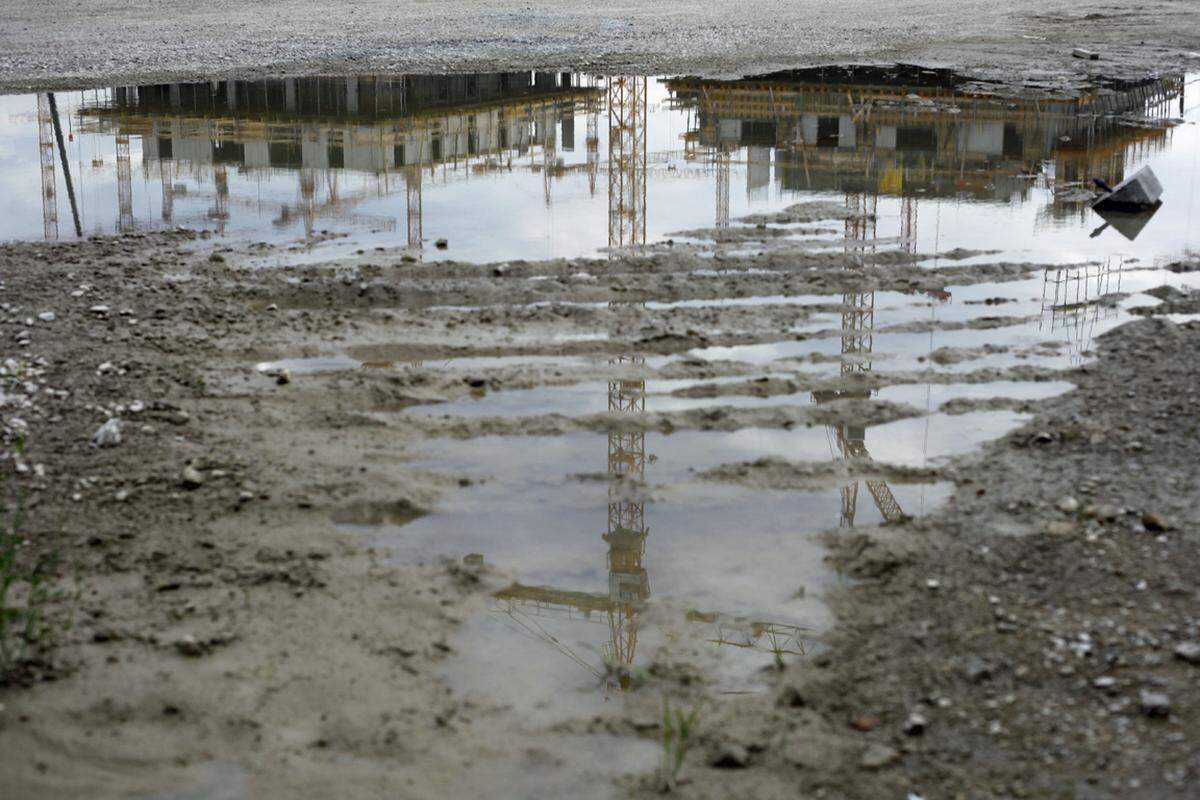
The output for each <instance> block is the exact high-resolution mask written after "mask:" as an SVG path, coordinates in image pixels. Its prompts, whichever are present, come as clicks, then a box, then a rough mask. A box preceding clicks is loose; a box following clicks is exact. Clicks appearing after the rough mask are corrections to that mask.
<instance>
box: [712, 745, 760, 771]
mask: <svg viewBox="0 0 1200 800" xmlns="http://www.w3.org/2000/svg"><path fill="white" fill-rule="evenodd" d="M749 763H750V752H749V751H748V750H747V749H746V748H744V747H742V746H741V745H740V744H732V743H726V744H723V745H721V747H720V748H718V749H717V751H716V752H715V753H713V756H712V758H710V759H709V761H708V765H709V766H710V767H716V768H717V769H742V768H743V767H745V766H746V765H747V764H749Z"/></svg>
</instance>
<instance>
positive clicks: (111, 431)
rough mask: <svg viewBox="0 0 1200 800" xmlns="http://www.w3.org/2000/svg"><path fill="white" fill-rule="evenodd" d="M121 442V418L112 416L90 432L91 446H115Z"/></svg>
mask: <svg viewBox="0 0 1200 800" xmlns="http://www.w3.org/2000/svg"><path fill="white" fill-rule="evenodd" d="M120 443H121V420H119V419H117V418H116V417H112V418H111V419H109V420H108V421H107V422H105V423H104V424H103V425H101V426H100V427H99V428H98V429H97V430H96V432H95V433H93V434H92V447H116V446H117V445H119V444H120Z"/></svg>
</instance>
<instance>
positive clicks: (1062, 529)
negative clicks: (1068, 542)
mask: <svg viewBox="0 0 1200 800" xmlns="http://www.w3.org/2000/svg"><path fill="white" fill-rule="evenodd" d="M1042 532H1043V533H1045V534H1046V535H1047V536H1070V535H1071V534H1073V533H1074V532H1075V523H1074V522H1070V521H1069V520H1064V519H1058V520H1054V521H1053V522H1047V523H1046V524H1045V525H1044V526H1043V527H1042Z"/></svg>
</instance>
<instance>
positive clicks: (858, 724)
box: [850, 714, 883, 733]
mask: <svg viewBox="0 0 1200 800" xmlns="http://www.w3.org/2000/svg"><path fill="white" fill-rule="evenodd" d="M881 724H883V720H881V719H880V718H879V717H873V716H871V715H870V714H863V715H862V716H861V717H855V718H854V719H852V720H850V727H851V728H854V730H856V731H861V732H862V733H867V732H868V731H873V730H875V729H876V728H878V727H879V726H880V725H881Z"/></svg>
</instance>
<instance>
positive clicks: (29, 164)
mask: <svg viewBox="0 0 1200 800" xmlns="http://www.w3.org/2000/svg"><path fill="white" fill-rule="evenodd" d="M1195 80H1196V78H1195V77H1194V76H1193V77H1186V78H1185V76H1167V77H1163V78H1162V79H1159V80H1155V81H1145V82H1140V83H1111V84H1109V85H1108V86H1106V87H1104V88H1102V89H1097V90H1095V91H1093V92H1090V93H1087V94H1084V95H1082V96H1079V97H1045V96H1042V97H1037V98H1033V97H1031V98H1025V99H1022V98H1003V99H998V98H996V97H992V96H990V95H989V94H988V89H987V87H984V86H979V85H976V84H971V83H968V82H966V81H964V80H963V79H961V78H958V77H956V76H954V75H952V74H949V73H945V72H938V71H932V70H918V69H911V68H899V67H893V68H879V69H867V68H859V69H856V70H852V71H848V70H831V69H825V70H799V71H794V72H789V73H780V74H776V75H769V76H764V77H761V78H754V79H746V80H741V81H714V80H700V79H693V78H684V77H666V78H663V77H642V76H626V77H611V76H610V77H597V76H591V75H587V74H580V73H530V72H522V73H487V74H464V75H454V76H436V75H408V76H398V77H384V76H369V75H364V76H360V77H356V78H337V79H334V78H284V79H274V80H260V81H236V80H228V81H226V80H223V81H212V82H204V83H173V84H154V85H145V86H127V87H114V88H105V89H96V90H92V91H85V92H63V93H42V94H36V95H33V94H30V95H10V96H4V97H0V188H2V189H3V196H4V200H3V211H4V213H3V214H0V240H5V239H14V238H19V239H40V238H45V239H56V238H71V237H74V236H80V235H88V234H93V233H111V232H116V231H132V230H147V229H155V228H169V227H174V226H177V225H182V226H187V227H191V228H200V229H205V230H210V231H213V232H214V233H215V234H216V235H217V236H220V237H224V238H226V239H228V240H229V241H231V242H237V243H245V242H259V241H264V242H271V243H275V244H278V245H283V246H285V250H284V251H282V252H280V251H271V252H270V253H269V254H267V255H265V256H263V257H262V258H261V259H259V263H280V262H281V261H303V260H312V259H320V258H329V257H335V256H339V255H349V254H352V253H355V252H357V251H360V250H362V251H366V252H372V251H373V250H374V248H398V247H400V248H407V249H408V250H409V251H410V252H411V253H413V254H414V255H416V256H417V257H419V258H422V259H425V260H439V259H458V260H469V261H496V260H507V259H533V258H548V257H557V256H579V255H587V254H593V253H595V252H597V250H600V249H602V248H606V247H610V246H612V247H628V246H639V245H644V244H652V243H655V242H659V241H662V240H663V239H664V238H665V237H667V236H668V234H670V233H672V232H673V231H679V230H685V229H693V228H698V227H700V228H703V227H712V226H716V227H725V226H728V225H729V224H730V221H731V220H733V221H736V220H737V219H738V218H739V217H741V216H743V215H746V214H749V213H764V212H771V211H775V210H778V209H780V208H783V207H785V206H787V205H788V204H789V203H791V202H794V201H795V200H796V199H797V198H803V199H822V200H831V201H834V202H837V203H846V204H847V205H851V206H853V207H854V208H856V209H858V210H862V211H866V212H869V213H871V214H873V215H874V219H873V220H871V221H870V222H861V223H854V224H851V223H847V225H846V226H845V230H844V231H843V230H841V227H840V226H837V225H835V226H834V227H833V229H832V230H833V232H834V234H835V235H834V236H832V237H830V236H829V234H828V232H826V233H821V232H820V231H818V232H816V233H815V235H816V236H817V238H821V237H822V236H825V237H826V238H831V240H840V239H841V237H842V235H843V234H847V235H850V236H852V237H854V238H857V239H859V240H863V241H866V240H870V241H874V242H876V243H878V242H885V241H892V242H895V243H899V244H900V245H901V246H903V247H905V248H909V249H912V250H913V251H914V252H922V253H937V252H946V251H948V250H951V249H953V248H956V247H964V248H968V249H973V250H977V249H988V250H999V251H1001V252H1002V253H1004V254H1005V257H1011V258H1017V259H1025V258H1029V257H1033V256H1036V257H1037V258H1038V259H1042V260H1050V261H1055V262H1074V261H1078V260H1082V259H1094V258H1106V257H1110V256H1112V255H1113V254H1114V253H1115V252H1123V253H1125V254H1127V255H1136V256H1138V257H1141V258H1143V259H1152V258H1153V257H1155V256H1160V255H1166V254H1175V253H1178V252H1180V251H1181V250H1183V249H1185V248H1187V247H1189V246H1192V245H1194V244H1195V242H1196V240H1195V236H1196V233H1195V219H1194V217H1193V214H1194V206H1195V203H1196V198H1195V169H1194V166H1195V153H1196V149H1197V142H1198V133H1197V128H1196V126H1195V124H1194V123H1195V121H1196V117H1197V114H1196V108H1195V107H1194V106H1193V107H1188V106H1187V104H1186V102H1185V100H1186V98H1188V97H1189V95H1188V94H1187V92H1186V91H1185V87H1186V85H1187V84H1188V82H1189V81H1191V82H1194V81H1195ZM1184 119H1186V120H1187V123H1186V124H1183V125H1176V124H1175V123H1176V122H1177V121H1179V120H1184ZM1145 164H1149V165H1151V166H1153V168H1154V169H1155V170H1156V172H1157V174H1158V176H1159V178H1160V179H1161V180H1162V183H1163V186H1164V189H1165V193H1164V205H1163V206H1162V207H1161V208H1160V209H1159V210H1158V212H1157V213H1156V214H1154V215H1151V216H1149V217H1146V218H1139V219H1135V220H1128V219H1117V220H1113V221H1111V223H1110V224H1108V225H1107V227H1106V222H1107V221H1106V220H1105V219H1104V218H1101V217H1100V216H1099V215H1097V214H1095V213H1094V212H1092V211H1091V210H1089V209H1088V207H1087V204H1086V203H1085V202H1083V201H1082V200H1081V196H1082V195H1081V191H1080V190H1081V188H1083V187H1084V184H1086V183H1087V182H1090V180H1091V179H1092V178H1094V177H1099V178H1103V179H1104V180H1107V181H1108V182H1109V183H1111V184H1115V183H1116V182H1118V181H1119V180H1121V179H1122V178H1123V177H1125V176H1126V175H1128V174H1131V173H1132V172H1133V171H1134V170H1136V169H1137V168H1139V167H1141V166H1142V165H1145ZM825 225H826V227H827V223H825ZM807 227H810V226H801V229H804V228H807ZM818 227H821V226H818ZM1047 233H1051V234H1053V235H1051V236H1046V235H1043V234H1047ZM798 235H805V236H811V235H814V234H812V233H807V234H798ZM1035 240H1036V241H1035Z"/></svg>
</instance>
